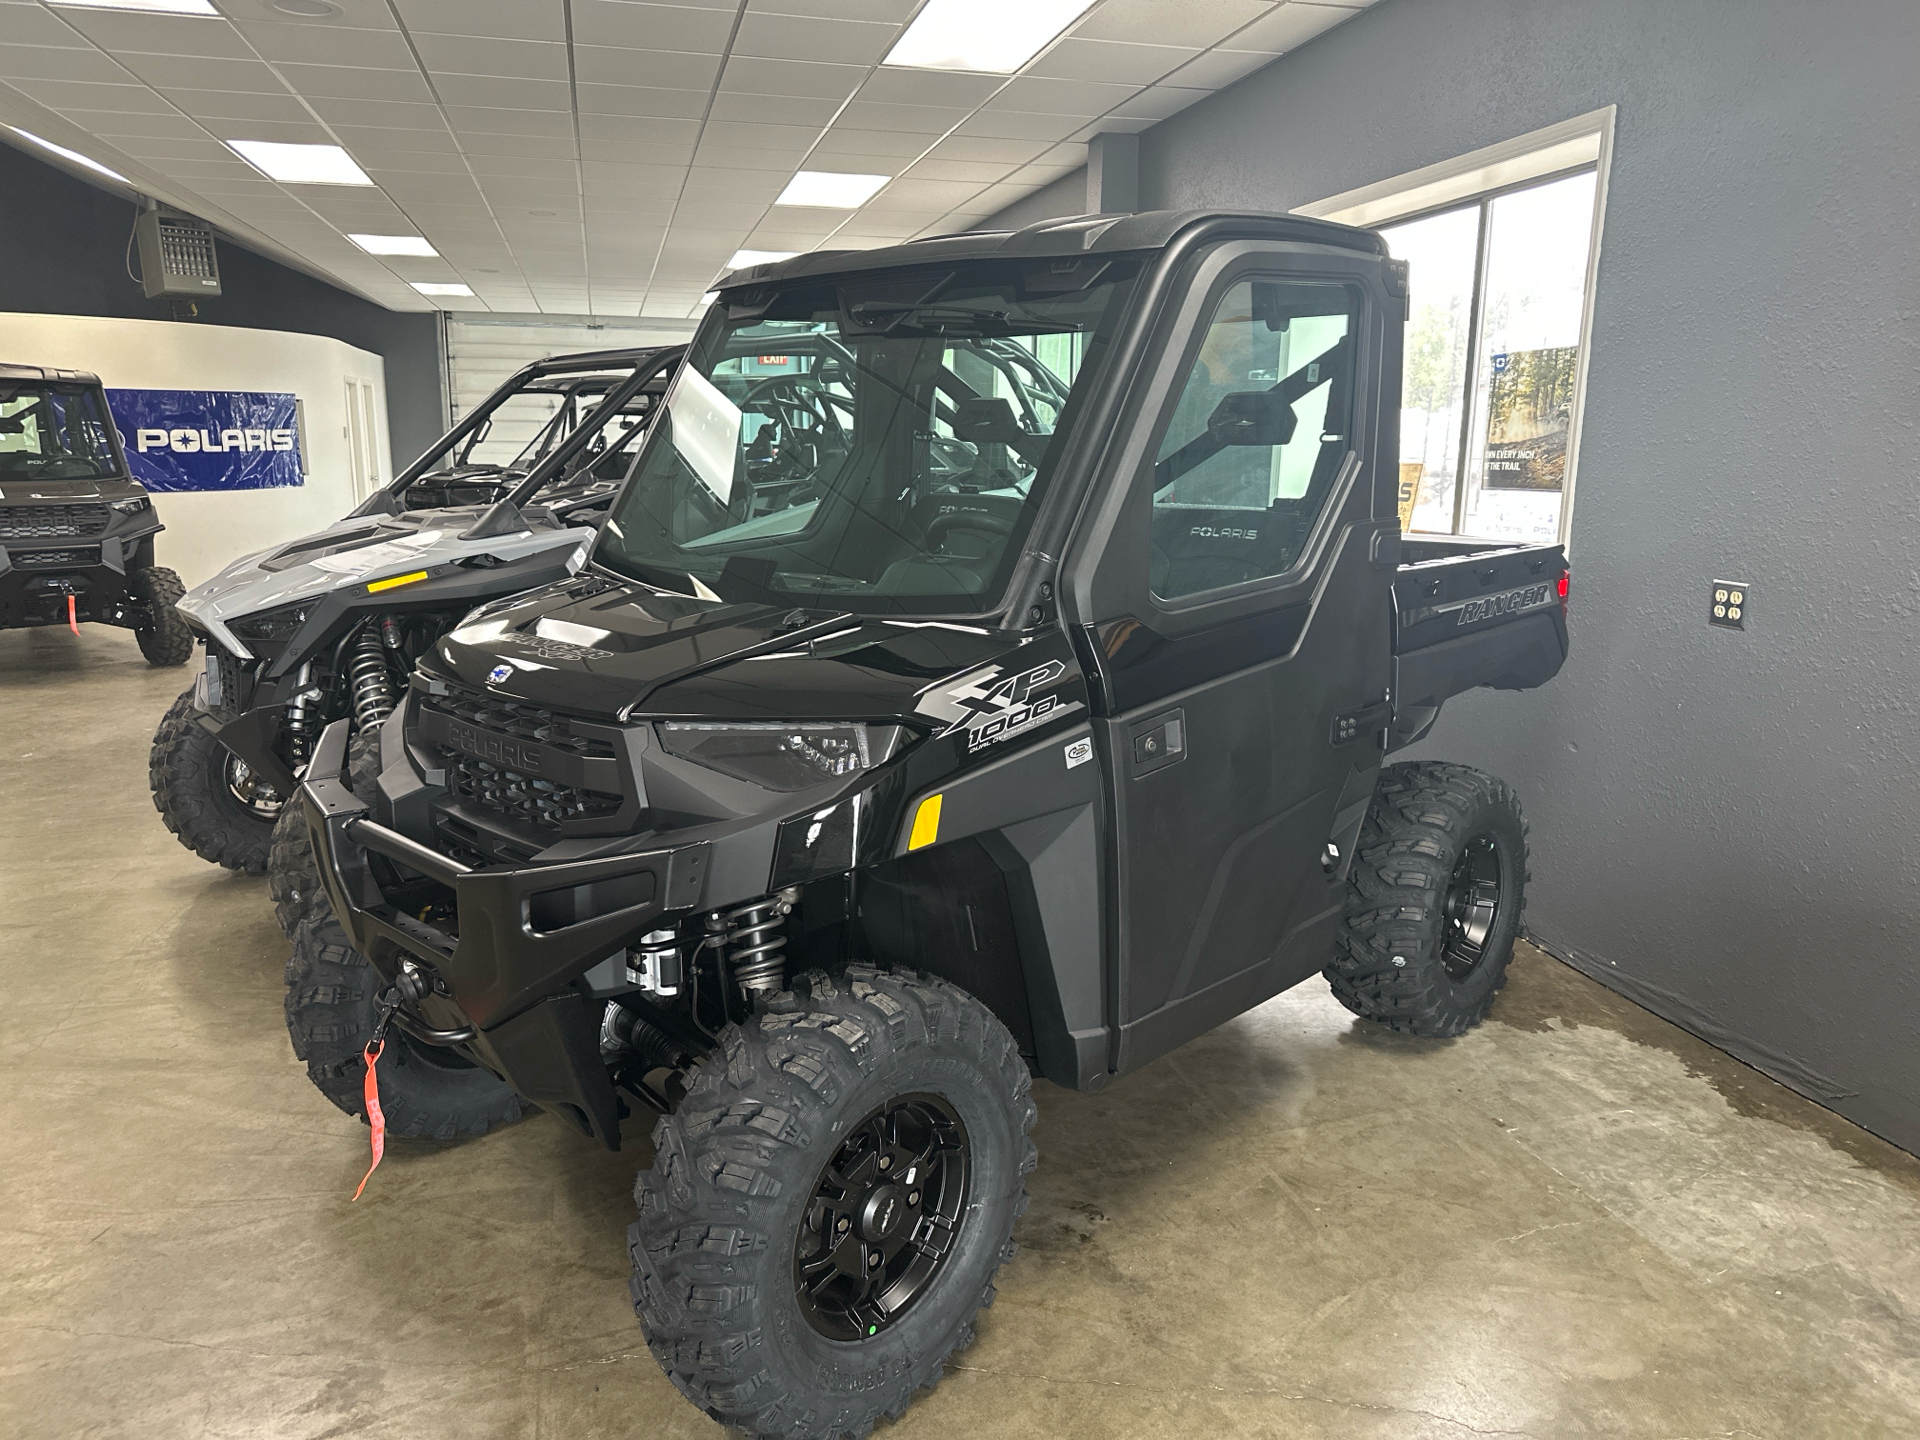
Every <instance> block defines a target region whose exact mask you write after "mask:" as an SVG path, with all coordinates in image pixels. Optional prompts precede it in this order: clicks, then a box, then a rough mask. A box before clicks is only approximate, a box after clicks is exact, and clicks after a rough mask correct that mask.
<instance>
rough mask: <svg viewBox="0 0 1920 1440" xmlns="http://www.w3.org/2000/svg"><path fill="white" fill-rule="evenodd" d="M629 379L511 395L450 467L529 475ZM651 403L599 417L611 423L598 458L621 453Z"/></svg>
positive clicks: (638, 400)
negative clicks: (606, 452)
mask: <svg viewBox="0 0 1920 1440" xmlns="http://www.w3.org/2000/svg"><path fill="white" fill-rule="evenodd" d="M625 378H626V377H625V376H613V377H611V378H606V377H595V378H593V379H591V380H580V381H575V382H573V383H572V384H570V385H567V386H564V387H560V386H554V387H553V388H548V387H547V386H545V385H543V386H541V387H539V388H530V389H526V390H522V391H520V392H518V393H517V394H514V395H509V396H507V398H506V399H504V400H502V401H501V402H500V404H499V406H498V407H497V408H496V409H495V410H494V411H493V412H492V413H491V414H490V415H488V416H487V418H486V419H485V420H483V421H482V422H481V423H480V425H479V426H478V427H477V428H476V429H475V430H474V431H473V432H472V433H471V434H470V435H468V436H467V437H466V439H465V440H464V441H462V442H461V444H460V446H459V448H458V449H456V450H455V451H454V453H453V455H452V457H451V458H450V459H449V460H448V462H447V463H448V465H449V467H451V468H461V469H464V468H468V467H478V466H491V467H494V468H498V469H508V470H518V471H521V472H522V473H525V472H526V471H528V470H531V469H532V468H533V467H534V466H535V465H537V464H539V463H540V462H541V461H542V460H544V459H546V457H547V456H548V455H550V454H552V453H553V451H554V450H555V449H556V448H557V447H558V446H559V445H560V443H561V442H562V441H563V440H565V439H566V438H567V437H568V436H569V435H571V434H572V433H573V431H574V428H575V427H576V426H577V425H578V424H579V423H580V422H581V421H582V420H583V419H585V418H586V416H587V415H589V414H591V413H592V411H593V410H594V408H595V407H596V406H597V405H599V403H600V402H601V401H602V400H604V399H606V397H607V394H608V392H609V391H611V390H613V389H614V388H616V387H617V386H618V385H619V384H620V382H621V381H622V380H623V379H625ZM649 403H650V401H649V399H648V397H647V396H645V395H639V396H635V397H634V398H633V399H632V400H630V401H629V402H628V403H627V405H626V406H625V408H624V409H623V411H622V413H621V414H620V415H619V416H617V417H616V416H603V417H601V418H602V419H606V420H611V421H612V422H613V423H612V424H610V425H609V426H608V427H607V431H606V434H605V436H604V437H603V439H602V440H600V441H596V442H595V447H594V448H595V453H596V454H597V453H601V452H602V451H604V450H607V449H620V448H623V447H624V445H625V443H626V441H627V440H628V439H629V438H630V432H633V431H635V430H636V429H637V427H639V426H640V425H642V424H644V423H645V419H646V414H647V408H648V405H649ZM628 453H629V456H630V455H631V451H629V452H628ZM622 473H624V471H623V472H622Z"/></svg>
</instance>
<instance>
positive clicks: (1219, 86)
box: [1166, 50, 1277, 90]
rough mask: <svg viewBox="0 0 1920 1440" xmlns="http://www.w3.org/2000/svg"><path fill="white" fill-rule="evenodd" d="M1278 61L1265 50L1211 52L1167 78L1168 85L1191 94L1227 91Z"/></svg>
mask: <svg viewBox="0 0 1920 1440" xmlns="http://www.w3.org/2000/svg"><path fill="white" fill-rule="evenodd" d="M1276 58H1277V57H1276V56H1273V55H1270V54H1268V53H1267V52H1266V51H1264V50H1209V51H1207V52H1205V53H1204V54H1202V55H1201V56H1199V57H1198V58H1197V59H1195V60H1194V61H1192V63H1190V64H1187V65H1182V66H1181V67H1180V68H1179V69H1178V70H1176V71H1174V72H1173V73H1172V74H1171V75H1169V76H1167V79H1166V83H1167V84H1169V85H1175V86H1181V87H1184V88H1186V89H1190V90H1224V89H1225V88H1226V87H1227V86H1229V85H1231V84H1232V83H1233V82H1234V81H1236V80H1239V79H1241V78H1243V77H1245V76H1248V75H1251V74H1252V73H1253V72H1254V71H1256V70H1259V69H1262V68H1264V67H1265V66H1268V65H1271V64H1272V63H1273V62H1274V60H1275V59H1276Z"/></svg>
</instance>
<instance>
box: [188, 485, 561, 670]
mask: <svg viewBox="0 0 1920 1440" xmlns="http://www.w3.org/2000/svg"><path fill="white" fill-rule="evenodd" d="M484 513H485V509H484V507H482V506H477V505H466V506H460V507H457V508H454V509H447V510H409V511H407V512H405V513H403V514H400V515H381V516H366V517H363V518H360V519H347V520H342V521H340V522H339V523H337V524H334V525H329V526H328V527H327V528H326V529H324V530H321V531H317V532H316V533H314V534H312V535H308V536H306V537H304V538H302V539H299V540H292V541H289V542H288V543H286V544H284V545H278V546H275V547H274V548H273V549H270V550H261V551H258V552H256V553H255V554H252V555H246V556H243V557H241V558H240V559H238V560H235V561H234V562H233V563H232V564H231V565H229V566H227V568H226V569H224V570H222V571H221V572H220V573H219V574H218V575H215V576H214V577H213V578H212V579H211V580H207V581H205V582H203V583H201V584H199V585H196V586H194V587H193V589H191V590H189V591H188V592H187V594H186V597H185V598H184V599H182V600H181V601H180V604H179V608H180V609H181V610H183V611H185V612H186V613H187V614H188V615H190V616H192V617H193V618H194V619H195V620H197V621H199V622H200V623H201V624H202V625H204V626H206V628H207V629H208V630H210V631H212V632H213V633H214V634H216V635H218V636H219V637H220V639H221V641H222V643H224V644H226V645H227V646H228V648H230V649H232V650H234V651H235V652H236V653H238V654H241V655H245V654H247V653H248V652H247V650H246V647H245V646H244V645H242V644H241V643H240V642H239V641H238V640H237V639H236V638H235V637H234V636H233V635H232V633H231V632H230V631H228V630H227V628H226V625H225V623H224V622H226V621H228V620H233V619H237V618H239V617H240V616H243V615H257V614H259V613H260V612H261V611H263V610H273V609H277V608H279V607H280V606H282V605H291V604H294V603H295V602H297V601H301V600H309V599H313V598H315V597H317V596H321V595H325V594H327V593H329V592H331V591H333V590H337V589H340V588H341V587H343V586H359V585H364V584H367V583H369V582H371V581H375V580H380V579H384V578H386V577H388V576H395V575H405V574H408V573H410V572H412V571H415V570H425V569H428V568H430V567H432V566H435V565H445V564H448V563H449V562H452V561H457V560H462V559H466V558H468V557H470V556H479V555H490V556H492V557H493V558H494V559H495V560H497V561H499V562H500V563H501V564H507V563H510V562H512V561H516V560H523V559H525V558H527V557H528V556H530V555H537V554H540V553H542V552H543V551H548V550H554V549H559V548H572V547H574V546H577V545H579V544H580V543H581V542H582V541H584V540H587V539H588V538H590V537H591V536H592V534H593V531H592V530H591V529H590V528H587V527H572V528H561V527H560V526H559V524H558V522H556V521H555V520H554V519H553V517H552V516H551V515H550V514H547V513H546V512H544V511H539V510H533V511H529V512H525V514H526V519H527V522H528V528H527V529H525V530H522V531H520V532H519V533H517V534H513V535H496V536H492V537H489V538H487V539H482V540H462V539H461V538H460V535H461V533H462V532H463V531H465V530H468V529H470V528H472V526H473V524H474V522H475V521H476V520H478V519H479V518H480V516H481V515H482V514H484Z"/></svg>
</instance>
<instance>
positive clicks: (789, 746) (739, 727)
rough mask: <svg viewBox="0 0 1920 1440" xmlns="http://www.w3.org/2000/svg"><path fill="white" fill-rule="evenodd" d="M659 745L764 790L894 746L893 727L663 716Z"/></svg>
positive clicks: (818, 779) (854, 766)
mask: <svg viewBox="0 0 1920 1440" xmlns="http://www.w3.org/2000/svg"><path fill="white" fill-rule="evenodd" d="M659 728H660V744H661V746H662V747H663V748H664V749H665V750H666V751H667V752H668V753H669V754H672V755H678V756H680V757H681V758H682V759H685V760H691V761H693V762H694V763H695V764H696V765H704V766H706V767H707V768H708V769H709V770H718V771H719V772H720V773H721V774H723V775H731V776H733V777H734V778H735V779H738V780H750V781H752V782H753V783H754V784H755V785H764V786H765V787H766V788H767V789H769V790H805V789H806V788H807V787H808V786H810V785H819V784H822V783H823V782H825V781H828V780H837V779H840V778H841V777H842V776H846V775H857V774H858V773H859V772H860V771H862V770H871V769H872V768H873V767H874V766H876V765H880V764H883V763H885V761H886V760H888V759H889V758H890V757H891V756H892V755H893V754H894V752H895V751H897V750H898V749H899V748H900V742H901V740H902V739H903V738H904V737H905V734H906V732H905V730H903V729H902V728H901V727H900V726H898V725H848V724H833V723H813V722H809V721H793V722H790V723H785V724H782V723H779V722H769V723H762V724H719V723H708V722H705V721H681V720H663V721H661V722H660V727H659Z"/></svg>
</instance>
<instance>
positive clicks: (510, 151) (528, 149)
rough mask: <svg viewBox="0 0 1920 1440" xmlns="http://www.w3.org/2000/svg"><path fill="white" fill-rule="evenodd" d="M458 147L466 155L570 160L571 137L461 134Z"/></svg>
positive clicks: (572, 155) (572, 145)
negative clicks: (531, 156) (537, 156)
mask: <svg viewBox="0 0 1920 1440" xmlns="http://www.w3.org/2000/svg"><path fill="white" fill-rule="evenodd" d="M459 139H460V147H461V149H462V150H464V151H465V152H466V153H467V154H468V155H470V156H473V157H475V158H478V157H480V156H482V155H543V156H546V157H547V158H548V159H551V160H572V159H573V158H575V157H574V144H573V137H572V136H571V135H472V134H465V133H463V134H462V135H461V136H460V137H459Z"/></svg>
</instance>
